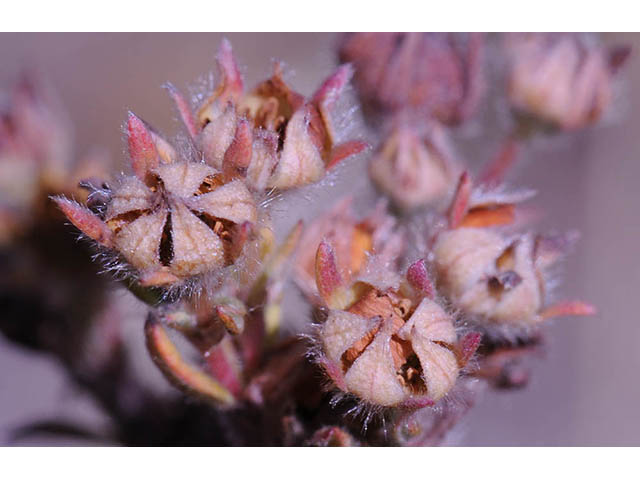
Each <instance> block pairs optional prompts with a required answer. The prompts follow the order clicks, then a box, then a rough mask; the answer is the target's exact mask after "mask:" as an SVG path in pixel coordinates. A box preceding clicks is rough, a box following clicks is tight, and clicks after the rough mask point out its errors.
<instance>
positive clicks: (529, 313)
mask: <svg viewBox="0 0 640 480" xmlns="http://www.w3.org/2000/svg"><path fill="white" fill-rule="evenodd" d="M524 198H527V194H526V193H523V194H506V193H502V192H488V193H486V192H484V193H481V194H477V195H475V196H474V195H473V194H472V190H471V181H470V179H469V176H468V175H467V174H466V173H465V174H463V175H462V176H461V179H460V183H459V185H458V190H457V192H456V195H455V197H454V199H453V201H452V204H451V207H450V209H449V226H450V229H449V230H445V231H443V232H440V233H439V234H438V236H437V238H436V241H435V244H434V246H433V258H434V264H435V268H436V274H437V279H438V289H439V290H440V291H442V293H443V294H444V295H445V296H446V297H447V298H448V299H449V300H450V301H451V303H452V304H453V306H454V308H457V309H460V310H461V311H462V312H464V313H465V314H467V315H469V316H470V319H472V320H475V321H477V322H478V323H481V324H483V325H494V326H495V325H502V326H514V327H529V326H533V325H535V324H538V323H539V322H541V321H543V320H545V319H547V318H549V317H551V316H556V315H563V314H579V315H581V314H588V313H589V312H590V311H591V310H592V309H591V308H590V307H589V306H587V305H585V304H580V307H577V304H571V305H572V306H571V307H570V306H569V304H560V305H562V307H561V308H559V309H557V308H554V307H548V308H546V309H545V308H543V307H544V301H545V293H546V290H547V280H546V273H547V269H548V268H549V267H550V266H551V265H552V264H553V263H554V262H555V261H556V260H557V259H558V258H559V257H560V256H561V254H562V253H563V250H564V247H565V245H562V243H565V244H566V242H554V241H551V240H549V239H548V237H543V236H537V237H534V236H532V235H529V234H526V235H509V234H507V233H506V232H505V231H504V230H499V229H498V228H497V227H499V226H506V225H509V224H511V223H512V222H513V221H514V218H515V214H514V208H515V203H517V202H518V201H521V200H523V199H524ZM573 307H576V308H573ZM583 307H584V308H583Z"/></svg>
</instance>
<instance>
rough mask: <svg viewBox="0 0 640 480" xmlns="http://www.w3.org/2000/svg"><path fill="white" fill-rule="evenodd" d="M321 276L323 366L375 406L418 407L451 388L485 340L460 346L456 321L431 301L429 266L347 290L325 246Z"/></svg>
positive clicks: (365, 280)
mask: <svg viewBox="0 0 640 480" xmlns="http://www.w3.org/2000/svg"><path fill="white" fill-rule="evenodd" d="M316 275H317V281H318V290H319V291H320V293H321V295H322V297H323V299H324V301H325V302H326V305H327V307H328V308H329V310H328V314H327V319H326V321H325V322H324V323H323V324H322V325H321V327H320V330H319V333H318V336H319V343H320V350H321V353H320V354H319V362H320V363H321V364H322V365H323V367H324V368H325V370H326V372H327V374H328V375H329V377H330V378H331V379H332V380H333V382H334V383H335V385H336V386H337V387H338V388H339V389H340V390H342V391H343V392H346V393H350V394H353V395H355V396H357V397H358V398H360V399H361V400H363V401H365V402H367V403H368V404H372V405H376V406H383V407H395V406H405V407H416V408H417V407H423V406H427V405H432V404H433V403H434V402H436V401H438V400H440V399H441V398H442V397H444V396H445V395H446V394H447V393H448V392H449V391H450V390H451V389H452V388H453V386H454V384H455V381H456V379H457V377H458V374H459V372H460V369H461V367H462V366H464V364H465V363H466V362H467V360H468V359H469V357H470V356H471V355H472V354H473V352H474V351H475V348H476V347H477V344H478V342H479V336H478V335H476V334H471V336H469V337H465V339H463V341H462V342H458V338H457V334H456V330H455V327H454V323H453V319H452V318H451V317H450V316H449V315H448V314H447V313H446V312H445V311H444V310H443V308H442V307H441V306H440V305H439V304H438V303H437V302H436V301H435V300H434V299H433V293H434V292H433V288H432V285H431V283H430V281H429V278H428V275H427V269H426V264H425V262H424V261H423V260H420V261H418V262H416V263H414V264H413V265H411V266H410V267H409V269H408V271H407V275H406V277H405V278H403V279H400V278H397V276H396V275H394V274H393V273H392V272H383V273H382V274H381V275H375V274H373V275H371V274H369V275H363V276H362V277H360V279H359V280H358V281H356V282H354V283H351V284H344V283H343V282H342V279H341V278H340V276H339V274H338V271H337V266H336V263H335V254H334V252H333V249H332V248H331V247H330V245H329V244H328V243H324V242H323V243H322V244H320V247H319V248H318V254H317V274H316ZM461 345H464V347H463V348H461ZM462 351H464V353H461V352H462Z"/></svg>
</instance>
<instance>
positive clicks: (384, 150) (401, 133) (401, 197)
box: [369, 125, 459, 210]
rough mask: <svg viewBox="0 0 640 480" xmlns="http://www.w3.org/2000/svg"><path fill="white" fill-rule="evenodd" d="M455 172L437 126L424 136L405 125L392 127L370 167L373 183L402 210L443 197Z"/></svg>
mask: <svg viewBox="0 0 640 480" xmlns="http://www.w3.org/2000/svg"><path fill="white" fill-rule="evenodd" d="M458 174H459V168H458V166H457V165H456V163H455V162H454V161H453V155H452V154H451V149H450V148H449V145H448V141H447V139H446V137H445V132H444V130H443V129H442V128H440V127H437V126H433V127H432V128H431V129H430V130H429V131H428V132H427V133H425V134H423V135H420V134H419V133H418V132H417V131H416V130H415V129H414V128H412V127H409V126H406V125H405V126H400V127H398V128H395V129H394V130H393V131H392V132H391V134H390V135H389V137H388V138H387V139H386V140H385V141H384V143H383V144H382V145H381V146H380V148H379V150H378V151H377V152H376V154H375V155H374V157H373V158H372V160H371V164H370V167H369V175H370V176H371V179H372V180H373V181H374V183H375V184H376V185H377V186H378V188H380V190H382V191H383V192H384V193H385V194H386V195H388V196H389V197H390V198H391V200H392V201H393V202H394V203H395V204H396V205H397V206H398V207H400V208H401V209H403V210H410V209H414V208H418V207H424V206H426V205H429V204H433V203H437V202H438V201H441V200H443V198H444V197H445V196H446V195H447V194H448V193H449V192H450V190H452V188H453V186H454V183H455V179H456V178H457V176H458Z"/></svg>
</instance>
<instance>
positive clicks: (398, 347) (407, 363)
mask: <svg viewBox="0 0 640 480" xmlns="http://www.w3.org/2000/svg"><path fill="white" fill-rule="evenodd" d="M414 310H415V307H414V305H413V302H411V300H409V299H407V298H404V297H400V296H398V295H395V294H393V293H382V292H380V291H378V290H376V289H375V288H370V289H369V290H367V291H366V292H365V293H364V295H362V297H361V298H360V299H359V300H358V301H356V302H355V303H354V304H353V305H351V307H349V308H348V309H347V311H348V312H349V313H353V314H356V315H359V316H361V317H365V318H381V319H390V320H391V321H392V322H393V334H392V336H391V340H390V343H389V347H390V349H391V356H392V358H393V364H394V367H395V369H396V375H397V377H398V380H399V381H400V383H401V384H402V385H403V386H404V387H406V388H408V389H410V390H411V392H412V393H414V394H424V393H426V392H427V387H426V385H425V382H424V379H423V375H422V373H423V371H422V366H421V364H420V360H419V359H418V356H417V354H416V352H415V351H414V350H413V347H412V346H411V342H409V341H407V340H403V339H401V338H400V337H399V336H398V335H397V332H398V331H399V330H400V329H401V328H402V326H403V325H404V324H405V322H406V321H407V320H408V319H409V318H410V317H411V315H412V314H413V311H414ZM380 328H381V323H380V324H378V325H377V326H376V327H375V328H373V329H372V330H370V331H369V332H367V333H366V334H365V335H364V336H363V337H362V338H361V339H360V340H358V341H357V342H355V343H354V344H353V345H352V346H351V348H349V349H348V350H346V351H345V352H344V353H343V355H342V358H341V360H342V368H343V371H344V372H345V373H346V371H347V370H349V368H351V366H352V365H353V363H354V362H355V361H356V360H357V358H358V357H359V356H360V355H361V354H362V352H364V351H365V350H366V349H367V347H368V346H369V345H370V344H371V342H373V340H374V338H375V337H376V335H377V334H378V332H379V331H380ZM444 346H445V347H446V348H450V347H449V346H448V345H444Z"/></svg>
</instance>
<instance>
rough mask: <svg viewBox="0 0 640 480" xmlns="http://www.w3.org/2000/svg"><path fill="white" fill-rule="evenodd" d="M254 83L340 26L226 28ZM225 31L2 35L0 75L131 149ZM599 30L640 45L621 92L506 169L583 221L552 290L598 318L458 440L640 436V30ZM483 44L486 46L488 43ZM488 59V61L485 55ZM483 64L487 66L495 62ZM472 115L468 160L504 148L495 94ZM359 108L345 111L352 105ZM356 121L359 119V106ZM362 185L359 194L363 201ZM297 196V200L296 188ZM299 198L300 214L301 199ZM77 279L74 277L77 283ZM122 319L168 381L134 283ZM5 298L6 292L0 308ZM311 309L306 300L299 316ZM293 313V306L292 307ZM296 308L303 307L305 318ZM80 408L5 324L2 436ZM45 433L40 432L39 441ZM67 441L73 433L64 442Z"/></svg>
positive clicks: (534, 441)
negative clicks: (55, 98) (138, 126)
mask: <svg viewBox="0 0 640 480" xmlns="http://www.w3.org/2000/svg"><path fill="white" fill-rule="evenodd" d="M224 36H226V37H227V38H229V40H231V42H232V44H233V48H234V52H235V54H236V56H237V58H238V60H239V63H240V64H241V66H243V74H244V75H245V80H246V83H247V84H248V85H249V86H250V85H253V84H255V83H256V82H257V81H258V80H259V79H262V78H265V77H266V76H267V75H269V74H270V73H271V68H272V60H273V59H274V58H276V59H279V60H282V61H284V62H285V63H286V66H287V68H286V72H287V79H288V80H289V81H290V83H291V85H292V86H293V87H294V89H296V90H298V91H300V92H302V93H304V94H309V93H311V92H313V90H314V89H315V87H316V86H317V85H318V83H319V82H320V81H321V80H322V79H323V78H324V77H325V76H326V75H327V74H328V73H330V72H331V71H332V69H333V67H334V66H335V65H336V63H337V60H336V54H335V49H336V45H337V42H338V40H339V36H338V35H336V34H227V35H224ZM222 37H223V35H222V34H8V33H2V34H0V65H1V67H0V89H3V88H9V87H10V86H11V84H12V83H13V82H14V81H15V80H16V79H17V78H18V76H19V74H20V72H21V71H22V70H23V69H25V68H32V69H35V70H37V71H38V72H41V73H42V74H43V75H44V76H45V77H46V79H47V80H48V82H49V83H50V84H51V85H52V86H54V87H55V89H56V91H57V93H58V94H59V96H60V98H61V101H62V102H63V104H64V106H65V109H66V111H67V112H68V114H69V117H70V120H71V122H72V123H73V125H74V133H75V145H74V149H75V152H76V154H78V155H81V154H83V153H86V152H87V151H89V150H90V149H91V148H92V147H95V146H101V147H104V148H106V149H107V151H108V152H109V154H110V155H111V156H112V157H113V158H114V159H115V161H117V162H122V160H123V158H124V151H125V144H124V142H123V139H122V126H123V123H124V121H125V119H126V115H127V111H128V110H131V111H134V112H136V113H137V114H138V115H140V116H141V117H142V118H144V119H146V120H148V121H150V122H151V123H152V124H153V125H154V126H155V127H156V128H157V129H159V130H160V131H162V132H167V133H174V132H175V131H176V124H175V113H174V110H173V108H172V105H171V102H170V99H169V98H168V96H167V95H166V93H165V92H164V91H163V90H162V89H161V86H162V84H163V83H165V82H166V81H170V82H172V83H173V84H175V85H177V86H178V87H180V88H182V89H185V87H187V86H188V85H192V84H193V82H194V80H197V79H198V78H206V77H205V76H204V75H206V74H207V72H209V71H212V70H213V69H214V56H215V53H216V51H217V48H218V45H219V42H220V40H221V38H222ZM602 37H603V40H604V42H605V43H607V44H616V43H626V44H630V45H631V46H632V48H633V49H634V51H633V53H632V56H631V58H630V60H629V62H628V64H627V65H626V66H625V68H624V71H623V73H622V75H621V81H620V82H619V85H617V86H616V88H617V90H616V98H615V101H614V106H613V108H612V109H611V110H610V112H609V113H608V115H607V117H606V118H605V119H604V120H603V121H602V122H601V123H600V124H599V125H597V126H596V127H593V128H590V129H587V130H584V131H581V132H579V133H575V134H568V135H565V136H563V137H562V138H557V139H550V140H543V141H538V142H534V143H533V144H531V145H529V147H528V148H527V150H526V152H525V153H524V155H523V158H522V160H521V161H520V162H519V164H518V166H517V168H516V171H515V174H514V175H512V176H511V184H512V185H515V186H523V187H530V188H533V189H535V190H537V191H538V196H537V197H536V199H535V200H534V201H533V204H535V206H536V207H539V208H540V210H541V211H543V212H545V215H544V217H543V218H542V220H541V222H540V225H539V229H540V230H542V231H545V230H551V231H565V230H577V231H579V232H580V233H581V239H580V241H579V242H578V244H577V245H576V247H575V248H574V249H573V252H572V254H571V255H570V256H569V257H568V258H567V259H566V261H565V263H564V266H563V270H562V272H561V280H562V285H561V287H560V290H559V297H560V298H568V299H573V298H579V299H582V300H586V301H589V302H591V303H593V304H594V305H596V306H597V308H598V310H599V313H598V315H597V316H596V317H587V318H579V317H575V318H567V319H560V320H557V321H555V322H554V323H553V324H552V325H551V326H550V327H549V328H548V330H549V335H548V339H549V342H548V346H547V348H546V353H545V355H544V356H543V357H541V358H537V359H535V360H534V361H533V362H532V363H533V376H532V381H531V383H530V384H529V385H528V387H527V388H526V389H524V390H520V391H510V392H488V393H487V394H486V395H484V397H483V398H482V399H481V400H480V402H479V404H478V405H477V406H476V407H475V408H474V409H472V410H471V412H470V413H469V414H468V415H467V417H466V418H465V419H464V421H463V422H462V425H460V427H458V428H457V429H456V431H455V432H454V438H453V439H452V441H453V442H454V443H455V444H459V445H482V446H504V445H525V446H526V445H540V446H542V445H546V446H560V445H566V446H569V445H577V446H591V445H597V446H614V445H615V446H617V445H639V444H640V419H639V418H638V413H637V404H638V401H639V400H640V384H639V382H638V374H637V372H638V370H636V368H638V367H640V349H639V348H637V346H636V345H637V342H638V341H639V340H640V322H638V320H637V316H638V315H637V310H638V307H637V305H636V304H635V301H636V300H638V297H636V295H637V293H636V290H637V289H638V286H640V257H639V256H638V255H637V254H636V250H635V248H636V246H637V245H638V244H639V243H640V221H639V219H638V216H637V213H636V210H635V209H636V206H637V205H639V204H640V189H638V188H637V179H638V178H640V163H639V162H638V159H639V158H640V151H639V150H640V137H639V136H638V133H639V131H638V128H637V126H636V125H637V124H636V122H637V121H640V108H639V107H640V105H639V103H640V94H634V88H635V86H636V85H640V57H639V55H638V53H639V52H640V35H635V34H605V35H603V36H602ZM491 53H492V52H491V51H490V52H489V54H491ZM491 65H492V64H491V63H490V64H489V67H488V68H489V69H491V68H492V66H491ZM490 78H491V77H490ZM485 103H486V104H483V105H482V106H481V108H480V110H479V112H478V113H477V114H476V115H475V117H474V120H472V121H471V122H470V125H468V126H465V127H464V128H463V130H461V131H459V132H456V144H455V145H456V148H457V150H458V151H459V153H460V155H461V157H462V159H463V160H464V161H466V162H467V163H468V164H469V165H470V168H471V169H472V170H473V169H474V168H475V169H477V168H478V166H479V165H480V164H481V163H482V162H484V161H486V160H487V159H488V158H489V157H490V156H491V154H492V152H495V151H496V149H497V148H498V147H499V140H500V134H499V131H498V130H499V128H498V127H497V126H496V125H498V124H499V122H500V115H501V107H500V106H499V105H498V106H496V105H494V104H492V103H491V101H487V102H485ZM358 115H359V114H358V112H356V113H355V114H354V116H355V117H357V116H358ZM355 120H356V121H357V118H355ZM365 161H366V158H360V159H358V160H357V161H356V162H355V163H353V164H352V165H349V166H347V167H345V169H344V170H343V171H342V172H343V174H342V175H340V176H338V177H336V178H335V179H334V180H333V182H332V183H333V184H334V185H333V186H332V190H331V189H329V190H330V191H327V187H326V186H325V187H324V188H323V189H316V190H315V191H307V192H305V193H304V194H303V195H302V196H301V198H302V199H303V200H304V201H303V202H302V203H301V208H300V211H295V210H292V209H290V208H289V209H287V210H286V213H285V211H284V209H281V210H278V206H277V205H276V211H275V213H274V218H275V219H276V221H277V222H280V223H281V224H282V225H283V228H284V226H285V225H290V224H292V223H293V222H295V221H296V220H297V219H298V217H299V216H303V215H305V216H309V215H310V214H312V213H313V211H314V210H316V211H317V210H320V209H322V208H323V207H324V206H325V205H326V204H325V203H323V198H327V199H335V198H336V196H337V192H347V191H349V190H350V189H352V188H353V185H354V182H356V186H363V188H365V187H366V179H365V178H363V175H362V172H364V168H365V167H364V163H363V162H365ZM371 198H372V196H371V192H365V193H364V194H363V196H362V197H361V199H360V204H366V203H368V202H369V201H370V200H371ZM292 203H293V202H292ZM303 211H304V213H303ZM81 288H82V286H81V285H78V289H79V291H81ZM114 295H120V296H123V297H126V298H125V302H124V303H125V304H127V305H128V307H127V312H126V322H125V332H126V334H127V336H128V339H129V344H130V345H132V349H133V350H135V351H136V352H137V354H136V360H137V363H138V364H139V369H140V376H141V377H142V378H143V380H144V381H145V382H149V383H150V384H153V385H155V386H156V387H157V388H162V387H164V384H163V379H162V378H161V376H160V374H159V373H158V372H157V371H156V370H155V368H154V367H153V365H152V364H151V361H150V360H149V359H148V358H147V357H146V353H145V351H144V345H143V338H142V335H141V330H142V324H143V319H144V309H143V308H141V307H140V306H139V305H138V304H137V303H136V302H135V300H133V299H129V298H128V297H127V296H128V294H126V293H124V292H120V291H116V292H114ZM3 309H4V307H3V306H2V305H0V315H2V314H3V312H2V311H3ZM304 315H306V313H303V314H302V315H301V316H304ZM300 320H301V319H300V318H298V319H292V320H291V321H292V322H295V321H298V322H299V321H300ZM302 320H304V319H302ZM44 417H46V418H52V417H60V418H73V419H81V420H82V421H83V422H84V423H87V424H92V425H100V423H101V422H103V421H104V418H102V416H101V413H100V409H99V408H98V407H97V406H96V405H95V404H93V403H92V400H91V399H90V398H87V397H86V396H84V395H83V394H82V393H80V392H78V391H75V390H73V388H71V384H70V382H69V380H68V379H67V378H66V377H65V375H64V372H63V370H62V369H61V367H60V365H59V364H58V363H57V362H56V361H55V360H52V359H51V358H50V357H48V356H44V355H38V354H34V353H33V352H31V351H27V350H25V349H22V348H21V347H17V346H15V345H14V344H12V343H11V342H9V341H7V340H6V339H5V338H4V337H0V443H2V444H4V443H6V441H7V438H8V437H7V435H8V432H9V431H10V430H11V429H13V428H15V427H17V426H19V425H21V424H23V423H24V422H28V421H33V420H34V419H38V418H44ZM43 442H44V443H52V441H51V440H48V441H44V440H41V441H38V442H32V443H38V444H41V443H43ZM64 443H65V444H68V443H70V442H64Z"/></svg>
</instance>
